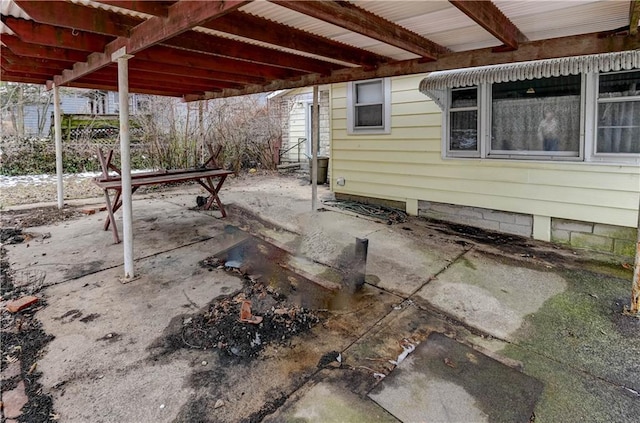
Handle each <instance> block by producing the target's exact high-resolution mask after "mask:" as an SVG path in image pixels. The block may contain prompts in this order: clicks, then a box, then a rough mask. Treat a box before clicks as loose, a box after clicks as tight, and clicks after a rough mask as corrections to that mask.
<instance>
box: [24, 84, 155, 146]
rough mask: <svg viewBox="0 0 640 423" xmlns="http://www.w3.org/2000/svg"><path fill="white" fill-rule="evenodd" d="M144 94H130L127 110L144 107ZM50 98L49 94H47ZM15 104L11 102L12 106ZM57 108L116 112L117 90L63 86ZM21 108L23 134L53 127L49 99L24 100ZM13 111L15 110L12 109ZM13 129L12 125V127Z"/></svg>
mask: <svg viewBox="0 0 640 423" xmlns="http://www.w3.org/2000/svg"><path fill="white" fill-rule="evenodd" d="M146 97H147V96H145V95H139V94H131V95H130V100H129V101H130V113H131V114H132V115H135V114H136V113H137V112H138V110H139V109H140V110H142V109H144V101H145V98H146ZM51 99H52V97H51ZM15 108H17V106H14V109H15ZM60 110H61V112H62V114H65V115H75V114H81V115H110V114H111V115H113V114H117V113H118V93H116V92H107V91H98V90H85V89H80V88H73V89H63V90H61V91H60ZM23 111H24V135H25V136H26V137H38V138H42V137H48V136H49V135H50V129H51V128H52V127H53V120H52V119H53V101H52V100H51V101H50V102H48V103H47V102H44V103H42V102H41V103H38V104H25V105H24V106H23ZM13 113H16V111H15V110H13ZM13 132H14V133H15V132H16V131H15V129H13Z"/></svg>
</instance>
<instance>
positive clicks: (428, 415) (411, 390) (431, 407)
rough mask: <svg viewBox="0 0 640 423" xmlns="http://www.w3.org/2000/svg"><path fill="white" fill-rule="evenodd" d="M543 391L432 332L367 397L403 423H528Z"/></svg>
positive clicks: (531, 381) (521, 376) (533, 382)
mask: <svg viewBox="0 0 640 423" xmlns="http://www.w3.org/2000/svg"><path fill="white" fill-rule="evenodd" d="M542 386H543V385H542V383H541V382H539V381H538V380H536V379H534V378H532V377H529V376H526V375H525V374H523V373H521V372H519V371H517V370H514V369H512V368H510V367H507V366H505V365H504V364H502V363H500V362H498V361H495V360H493V359H491V358H489V357H486V356H485V355H483V354H481V353H479V352H478V351H475V350H473V349H471V348H469V347H468V346H465V345H462V344H460V343H459V342H456V341H455V340H452V339H450V338H447V337H446V336H444V335H442V334H439V333H433V334H431V335H430V336H429V337H428V338H427V339H426V341H425V342H423V343H421V344H420V345H419V346H418V347H417V348H416V350H415V352H414V353H413V354H411V355H410V356H409V357H408V358H407V359H405V360H404V361H402V362H401V363H400V364H399V365H398V367H397V368H396V369H395V370H394V371H393V373H391V374H390V375H389V376H388V377H386V378H385V379H384V380H383V381H382V382H381V383H380V384H379V385H378V386H377V387H376V388H375V389H374V390H373V391H372V392H371V393H370V394H369V397H370V398H372V399H373V400H374V401H376V402H377V403H378V404H380V405H381V406H382V407H383V408H385V409H386V410H388V411H389V412H390V413H391V414H393V415H394V416H396V417H397V418H398V419H400V420H401V421H404V422H412V421H428V422H446V423H457V422H528V421H529V419H530V417H531V416H532V414H533V410H534V406H535V404H536V403H537V400H538V396H539V395H540V392H541V391H542Z"/></svg>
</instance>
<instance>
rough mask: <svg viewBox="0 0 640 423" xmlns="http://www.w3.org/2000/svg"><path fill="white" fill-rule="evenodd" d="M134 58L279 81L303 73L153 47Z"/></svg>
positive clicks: (169, 48) (174, 49)
mask: <svg viewBox="0 0 640 423" xmlns="http://www.w3.org/2000/svg"><path fill="white" fill-rule="evenodd" d="M136 58H140V59H142V60H146V61H153V62H157V63H172V64H180V65H182V66H184V67H191V68H196V69H208V70H213V71H219V72H227V73H232V74H236V75H245V76H257V77H260V78H265V79H267V80H269V79H281V78H290V77H293V76H301V75H303V74H304V73H303V72H299V71H295V70H290V69H284V68H280V67H276V66H267V65H259V64H255V63H249V62H246V61H242V60H236V59H229V58H227V57H219V56H210V55H206V54H199V53H193V52H188V51H185V50H180V49H176V48H171V47H165V46H154V47H151V48H148V49H146V50H144V51H141V52H139V53H138V54H136Z"/></svg>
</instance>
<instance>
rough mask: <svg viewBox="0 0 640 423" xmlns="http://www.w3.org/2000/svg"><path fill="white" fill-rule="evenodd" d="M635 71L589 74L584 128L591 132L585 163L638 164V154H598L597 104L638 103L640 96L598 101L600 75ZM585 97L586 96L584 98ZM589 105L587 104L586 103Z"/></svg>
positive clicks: (587, 140) (588, 138) (639, 161)
mask: <svg viewBox="0 0 640 423" xmlns="http://www.w3.org/2000/svg"><path fill="white" fill-rule="evenodd" d="M633 71H637V69H632V70H627V71H620V72H601V73H595V72H592V73H589V74H587V78H586V79H588V91H587V95H589V96H590V100H591V103H590V104H591V107H590V108H589V109H590V110H589V111H588V112H589V113H588V115H587V120H586V124H585V128H586V129H587V130H588V131H590V132H591V134H590V136H589V137H587V138H586V142H585V148H586V149H587V151H588V155H587V159H586V160H587V161H590V162H605V163H620V164H640V154H633V153H598V151H597V147H598V104H600V103H601V102H603V103H607V102H611V103H618V102H623V101H640V96H629V97H613V98H607V99H602V100H600V99H599V97H600V84H599V82H600V78H599V77H600V75H606V74H611V73H623V72H633ZM585 97H586V96H585ZM587 104H589V103H587Z"/></svg>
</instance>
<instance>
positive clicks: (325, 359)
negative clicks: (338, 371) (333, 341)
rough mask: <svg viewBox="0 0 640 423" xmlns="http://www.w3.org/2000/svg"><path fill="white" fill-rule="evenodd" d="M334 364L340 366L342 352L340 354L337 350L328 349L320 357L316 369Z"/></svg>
mask: <svg viewBox="0 0 640 423" xmlns="http://www.w3.org/2000/svg"><path fill="white" fill-rule="evenodd" d="M336 364H337V367H341V366H342V354H340V352H339V351H329V352H328V353H326V354H324V355H323V356H322V357H320V360H318V365H317V367H318V369H324V368H325V367H328V366H331V365H336Z"/></svg>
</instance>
